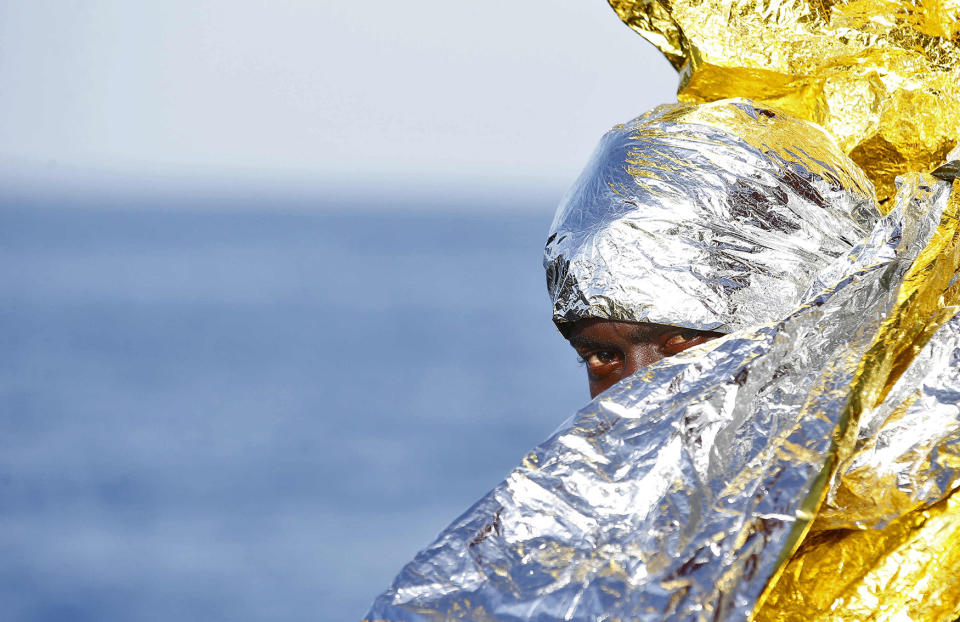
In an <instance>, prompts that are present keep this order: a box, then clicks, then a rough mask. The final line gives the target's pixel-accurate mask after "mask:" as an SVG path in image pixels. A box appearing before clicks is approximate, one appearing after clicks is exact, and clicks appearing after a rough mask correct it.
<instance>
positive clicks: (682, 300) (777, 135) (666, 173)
mask: <svg viewBox="0 0 960 622" xmlns="http://www.w3.org/2000/svg"><path fill="white" fill-rule="evenodd" d="M878 216H879V212H878V209H877V206H876V199H875V197H874V192H873V186H872V184H871V183H870V181H869V180H868V179H867V178H866V176H865V175H864V174H863V172H862V171H861V170H860V169H859V168H858V167H857V166H856V165H855V164H854V163H853V162H852V161H851V160H850V159H849V158H847V157H846V156H845V155H844V154H843V152H842V150H841V149H840V148H839V147H838V146H837V145H836V143H835V142H834V141H833V140H832V139H831V138H830V137H829V136H828V135H827V134H826V133H825V132H824V131H823V130H822V129H820V128H819V127H817V126H816V125H813V124H811V123H808V122H805V121H801V120H798V119H795V118H793V117H791V116H790V115H787V114H785V113H783V112H780V111H777V110H775V109H771V108H766V107H760V106H757V105H754V104H753V103H751V102H749V101H744V100H726V101H720V102H714V103H711V104H705V105H692V104H673V105H666V106H660V107H659V108H657V109H655V110H653V111H652V112H650V113H647V114H645V115H643V116H641V117H638V118H637V119H634V120H633V121H631V122H629V123H626V124H624V125H619V126H617V127H615V128H614V129H613V130H611V131H610V132H608V133H607V134H606V135H605V136H604V137H603V139H602V140H601V142H600V145H599V146H598V147H597V149H596V151H595V152H594V154H593V156H592V157H591V159H590V162H589V163H588V165H587V167H586V169H585V170H584V172H583V173H582V175H581V176H580V178H579V179H578V180H577V182H576V183H575V184H574V186H573V188H571V189H570V191H569V192H568V193H567V195H566V196H565V197H564V199H563V201H562V202H561V204H560V207H559V209H558V211H557V215H556V217H555V219H554V222H553V225H552V226H551V231H550V236H549V238H548V241H547V246H546V249H545V255H544V266H545V268H546V270H547V285H548V289H549V292H550V296H551V298H552V300H553V317H554V321H555V322H556V323H557V325H558V326H559V327H560V328H561V331H563V330H564V328H565V324H567V323H569V322H573V321H576V320H578V319H581V318H586V317H590V318H603V319H614V320H623V321H634V322H653V323H658V324H669V325H673V326H680V327H684V328H694V329H699V330H717V331H722V332H731V331H734V330H737V329H739V328H743V327H746V326H754V325H757V324H761V323H764V322H769V321H772V320H775V319H779V318H782V317H783V316H784V315H786V314H787V313H788V312H789V311H790V310H791V309H794V308H796V307H797V305H798V303H799V301H800V299H801V297H802V296H803V294H804V292H805V291H806V290H807V289H808V287H809V286H810V285H811V283H812V281H813V279H814V275H815V274H816V273H817V272H818V271H819V270H821V269H823V268H824V267H825V266H827V265H828V264H829V263H830V262H831V261H833V260H834V259H835V258H837V257H839V256H841V255H843V254H845V253H848V252H850V250H851V249H852V248H853V247H854V246H855V245H856V244H857V243H859V242H860V241H861V240H862V239H863V238H864V237H865V236H866V235H867V232H868V231H869V230H870V229H871V227H872V226H873V223H874V222H875V221H876V219H877V217H878Z"/></svg>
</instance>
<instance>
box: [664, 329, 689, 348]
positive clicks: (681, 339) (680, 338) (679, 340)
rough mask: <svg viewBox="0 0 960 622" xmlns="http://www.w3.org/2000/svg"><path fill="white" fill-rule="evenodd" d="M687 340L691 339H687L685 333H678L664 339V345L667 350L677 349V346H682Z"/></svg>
mask: <svg viewBox="0 0 960 622" xmlns="http://www.w3.org/2000/svg"><path fill="white" fill-rule="evenodd" d="M687 341H689V339H687V337H686V336H685V335H684V334H683V333H677V334H676V335H673V336H671V337H670V338H668V339H667V340H666V341H664V342H663V347H664V349H666V350H675V349H676V348H680V347H682V346H683V345H684V344H686V343H687Z"/></svg>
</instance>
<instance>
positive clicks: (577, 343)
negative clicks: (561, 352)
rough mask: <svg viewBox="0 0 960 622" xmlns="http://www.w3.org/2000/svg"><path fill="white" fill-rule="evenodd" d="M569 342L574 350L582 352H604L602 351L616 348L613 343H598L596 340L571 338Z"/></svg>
mask: <svg viewBox="0 0 960 622" xmlns="http://www.w3.org/2000/svg"><path fill="white" fill-rule="evenodd" d="M567 341H569V342H570V345H571V346H573V347H574V349H576V350H580V349H597V350H602V349H611V348H615V347H616V346H615V345H613V344H612V343H608V342H604V341H596V340H595V339H589V338H587V337H571V338H570V339H568V340H567Z"/></svg>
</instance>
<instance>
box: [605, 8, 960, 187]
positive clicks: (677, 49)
mask: <svg viewBox="0 0 960 622" xmlns="http://www.w3.org/2000/svg"><path fill="white" fill-rule="evenodd" d="M609 2H610V5H611V6H612V7H613V9H614V10H615V11H616V12H617V14H618V15H619V16H620V18H621V19H622V20H623V21H624V22H625V23H626V24H627V25H629V26H630V27H631V28H633V29H634V30H636V31H637V32H639V33H640V34H641V35H642V36H643V37H644V38H646V39H647V40H649V41H650V42H651V43H653V44H654V45H655V46H657V48H659V49H660V51H661V52H663V53H664V54H665V55H666V57H667V59H669V61H670V62H671V63H672V64H673V66H674V67H675V68H676V69H677V70H678V71H679V72H680V87H679V89H678V98H679V99H680V100H681V101H687V102H707V101H714V100H718V99H724V98H729V97H746V98H749V99H752V100H754V101H756V102H762V103H765V104H769V105H773V106H777V107H780V108H783V109H785V110H787V111H789V112H792V113H794V114H796V115H797V116H800V117H802V118H805V119H807V120H810V121H814V122H816V123H819V124H820V125H822V126H823V127H824V128H825V129H826V130H827V131H828V132H830V133H831V134H832V135H833V136H834V137H835V138H836V139H837V141H838V143H839V144H840V146H841V147H842V148H843V149H845V150H846V152H847V153H848V154H849V155H850V156H851V158H852V159H853V160H854V161H856V162H857V163H858V164H860V165H861V166H862V167H863V168H864V169H865V170H866V172H867V175H868V176H869V177H870V178H871V179H872V180H873V181H874V183H875V184H876V186H877V192H878V196H879V198H880V199H881V200H886V199H888V198H890V197H892V196H893V194H894V191H895V188H894V178H895V177H896V176H897V175H899V174H901V173H904V172H907V171H920V170H922V171H929V170H931V169H932V168H933V167H934V166H936V165H938V164H940V163H941V162H942V161H943V158H944V156H945V155H946V154H947V152H948V151H949V150H950V149H951V148H952V147H953V146H954V145H955V144H956V138H957V137H956V128H957V127H958V126H960V1H958V0H932V1H931V0H914V1H912V2H911V1H909V0H841V1H839V2H830V1H829V0H785V1H780V0H746V1H744V0H705V1H703V0H609Z"/></svg>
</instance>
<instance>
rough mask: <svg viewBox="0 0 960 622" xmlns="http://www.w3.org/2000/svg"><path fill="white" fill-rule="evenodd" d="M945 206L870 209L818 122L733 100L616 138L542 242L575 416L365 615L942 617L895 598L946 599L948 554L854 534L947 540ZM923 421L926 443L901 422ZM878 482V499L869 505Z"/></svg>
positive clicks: (952, 416) (958, 253)
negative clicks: (878, 594) (577, 390)
mask: <svg viewBox="0 0 960 622" xmlns="http://www.w3.org/2000/svg"><path fill="white" fill-rule="evenodd" d="M949 196H950V184H949V183H947V182H943V181H938V180H936V179H934V178H931V177H930V176H923V175H919V176H914V177H912V178H910V179H908V180H907V181H906V182H905V185H904V186H903V188H902V192H901V194H900V195H898V198H897V208H896V209H894V210H892V211H891V212H890V213H888V214H886V215H883V216H881V215H880V213H879V210H878V207H877V203H876V200H875V197H874V194H873V189H872V186H871V184H870V182H869V181H868V180H867V179H866V177H865V176H864V175H863V173H862V171H860V169H859V168H858V167H857V166H856V165H854V164H853V163H852V162H851V161H850V160H849V158H847V157H846V156H845V155H844V154H843V152H842V150H841V149H840V148H839V147H838V146H837V145H836V144H835V143H834V142H833V140H832V139H830V137H829V136H828V135H827V134H826V133H825V132H824V131H823V130H822V129H820V128H819V127H817V126H815V125H813V124H810V123H807V122H804V121H800V120H798V119H795V118H793V117H791V116H790V115H788V114H786V113H783V112H781V111H778V110H775V109H772V108H769V107H762V106H757V105H755V104H753V103H751V102H749V101H746V100H725V101H720V102H715V103H712V104H700V105H692V104H674V105H669V106H662V107H660V108H657V109H656V110H654V111H652V112H650V113H648V114H646V115H643V116H641V117H638V118H637V119H635V120H633V121H631V122H629V123H626V124H623V125H620V126H617V127H615V128H614V129H613V130H611V131H610V132H609V133H608V134H607V135H606V136H605V137H604V138H603V139H602V140H601V142H600V145H599V146H598V148H597V150H596V151H595V153H594V154H593V156H592V157H591V159H590V161H589V163H588V165H587V167H586V168H585V170H584V172H583V173H582V175H581V176H580V178H579V179H578V180H577V182H576V183H575V184H574V186H573V187H572V189H571V190H570V191H569V192H568V193H567V195H566V196H565V197H564V199H563V200H562V202H561V205H560V207H559V209H558V211H557V215H556V217H555V218H554V221H553V223H552V225H551V228H550V232H549V236H548V238H547V244H546V247H545V251H544V266H545V269H546V276H547V287H548V291H549V293H550V297H551V300H552V307H553V313H552V315H553V321H554V323H555V325H556V326H557V328H558V329H559V331H560V333H561V334H562V335H563V336H564V337H566V338H567V339H568V340H569V342H570V344H571V345H572V346H574V348H575V349H576V351H577V353H578V354H579V356H580V357H581V358H583V359H584V361H585V364H586V366H587V373H588V379H589V381H590V389H591V395H592V397H594V399H593V400H592V401H591V402H590V403H589V404H588V405H587V406H585V407H584V408H582V409H581V410H580V411H579V412H578V413H576V415H574V416H573V417H571V418H570V419H568V420H567V421H566V422H565V423H564V424H563V425H561V426H560V428H559V429H558V430H557V431H556V432H555V433H554V434H553V435H552V436H551V437H550V438H548V439H547V440H546V441H545V442H544V443H542V444H541V445H540V446H538V447H537V448H535V449H533V450H532V451H531V452H529V454H528V455H527V456H526V457H525V458H524V459H523V460H522V462H521V463H520V464H519V465H518V466H517V467H516V468H515V469H514V470H513V471H512V472H511V473H510V474H509V475H508V477H507V478H506V479H504V481H503V482H501V483H500V484H499V485H497V486H496V487H495V488H494V489H493V490H491V491H490V492H489V493H488V494H486V495H485V496H483V497H482V498H481V499H480V500H479V501H477V503H475V504H474V505H473V506H472V507H471V508H469V509H468V510H467V511H466V512H465V513H464V514H463V515H462V516H460V517H459V518H457V519H456V520H454V521H453V522H452V523H451V524H450V526H449V527H447V528H446V529H445V530H444V531H443V532H442V533H441V534H440V536H439V537H438V538H437V539H436V540H435V541H434V542H433V543H432V544H430V545H429V546H428V547H426V548H425V549H423V550H422V551H421V552H420V553H419V554H418V555H417V556H416V557H415V559H414V560H413V561H411V562H410V563H409V564H408V565H407V566H405V567H404V569H403V570H402V571H401V572H400V573H399V574H398V575H397V578H396V579H395V581H394V583H393V585H392V586H391V587H390V588H389V589H388V590H387V591H386V592H384V593H383V594H382V595H381V596H380V597H379V598H377V600H376V601H375V603H374V605H373V607H372V608H371V610H370V612H369V613H368V615H367V619H369V620H433V619H463V620H494V619H495V620H596V619H632V620H650V621H653V620H688V619H689V620H700V619H714V620H747V619H758V620H780V619H793V618H790V617H789V616H790V615H792V614H794V613H795V614H798V615H797V616H794V617H795V618H796V619H866V618H865V615H866V614H864V611H867V612H869V609H868V608H869V606H870V602H869V600H870V599H869V598H867V597H865V596H864V594H866V595H868V596H869V594H872V593H874V591H875V590H876V589H882V590H887V591H890V590H893V591H894V593H897V594H901V595H903V598H901V599H900V600H898V601H897V603H896V606H897V607H899V608H893V609H890V610H889V611H894V612H895V613H894V614H892V615H894V617H896V615H901V614H902V615H901V618H903V619H907V618H908V617H909V616H908V615H907V614H906V613H904V612H908V611H909V612H911V614H912V613H913V612H918V611H921V610H923V607H932V606H938V607H939V606H940V604H941V603H943V602H947V603H948V604H949V603H952V601H950V600H949V599H947V600H946V601H945V600H944V599H937V598H932V599H931V598H927V596H929V594H928V593H927V592H911V590H910V589H908V588H909V586H907V585H904V584H902V581H904V580H912V579H911V578H912V577H921V576H923V573H927V574H928V575H929V576H931V577H940V578H941V579H943V580H938V581H937V582H936V584H937V585H938V586H941V587H943V586H948V585H949V581H947V580H946V579H947V578H948V577H949V576H951V574H950V573H952V572H955V571H960V555H957V556H955V558H954V557H948V556H947V555H946V554H944V555H942V556H930V555H926V556H923V555H922V554H920V553H913V552H912V551H914V550H916V551H924V550H927V551H929V550H933V549H931V548H930V547H931V544H930V542H931V540H930V537H927V536H925V537H918V538H915V539H914V541H911V542H908V543H907V544H908V545H909V546H912V547H914V548H913V549H910V548H909V547H907V548H905V549H891V548H890V547H889V546H887V545H885V546H886V548H884V546H876V542H877V540H875V539H871V538H874V536H873V535H871V534H872V533H873V532H871V531H870V530H874V531H875V533H877V534H880V535H879V536H878V537H881V538H887V539H886V540H880V542H884V543H889V542H891V541H892V540H890V537H891V536H890V535H889V533H888V531H887V530H888V529H893V530H894V531H896V530H900V531H897V533H900V532H903V531H905V530H906V531H908V532H909V533H920V532H922V531H923V527H922V525H923V524H924V521H926V520H927V519H926V518H924V519H922V520H920V519H916V518H915V517H914V515H913V514H911V512H914V511H915V510H917V509H918V508H919V509H921V510H923V511H924V512H927V513H928V515H929V522H930V525H931V529H934V530H936V532H937V534H939V535H940V536H942V535H943V534H951V533H954V531H956V533H957V536H958V537H960V499H958V500H957V501H956V502H955V503H953V502H952V501H951V499H952V497H951V496H950V493H951V491H952V490H953V489H954V488H956V486H957V485H958V484H960V455H958V454H960V452H958V448H960V417H958V412H957V409H956V408H955V404H952V403H951V399H952V398H951V396H953V395H957V394H960V369H955V366H951V365H948V364H946V363H945V362H946V361H951V360H955V359H957V358H960V321H955V320H950V313H947V312H944V311H941V310H938V309H940V307H939V306H938V305H940V306H942V305H949V304H950V303H951V301H953V300H955V299H956V298H957V293H956V292H954V293H950V292H952V291H953V290H949V291H946V292H945V291H943V290H944V289H945V288H947V287H948V286H949V285H950V284H951V281H950V277H951V276H952V274H954V273H955V272H956V270H957V267H958V266H957V265H956V264H957V262H958V261H960V259H958V258H960V250H957V249H954V247H953V246H952V245H955V241H956V239H958V238H960V231H954V230H953V229H950V227H954V229H956V226H955V223H956V222H957V215H958V214H957V213H956V212H957V207H956V206H953V207H951V205H952V204H950V203H949V201H948V198H949ZM951 209H952V210H953V211H950V210H951ZM948 212H949V214H948ZM941 214H944V217H943V219H942V220H941ZM952 223H953V224H952ZM945 227H946V229H944V228H945ZM951 262H952V263H951ZM918 275H933V276H930V278H929V279H924V278H921V276H918ZM953 289H954V290H956V289H957V288H956V287H954V288H953ZM938 296H939V298H938ZM934 320H935V321H934ZM948 320H949V321H948ZM929 322H932V323H929ZM937 322H939V323H940V324H937ZM944 322H946V324H943V323H944ZM940 325H942V328H941V329H940V330H936V328H937V326H940ZM917 335H925V337H924V338H929V342H926V344H924V342H923V341H922V340H921V339H920V338H919V337H917ZM930 335H933V337H932V338H931V337H930ZM900 343H903V344H904V345H903V347H901V346H900V345H896V344H900ZM894 345H896V347H893V346H894ZM918 351H920V355H918V356H917V360H916V361H912V359H911V358H910V357H912V356H913V355H914V354H916V352H918ZM944 387H947V388H950V390H943V388H944ZM918 409H919V413H920V414H916V413H917V412H918ZM927 411H930V412H936V413H937V415H936V416H937V417H939V419H937V421H938V425H937V426H923V427H921V428H918V427H916V426H910V425H902V423H900V422H901V421H902V419H901V418H902V417H907V416H911V415H915V416H917V417H921V416H926V415H924V414H923V413H925V412H927ZM918 420H919V419H918ZM890 422H892V423H890ZM878 435H880V437H882V438H883V441H882V442H879V441H877V438H878ZM906 441H909V442H906ZM891 447H895V448H898V450H899V449H901V448H904V447H908V448H909V450H907V449H904V450H903V453H902V454H900V455H898V456H892V457H891V455H890V454H889V452H887V451H886V449H887V448H891ZM930 452H934V453H938V452H942V456H943V457H942V458H931V455H933V454H931V453H930ZM938 455H939V454H938ZM848 475H851V476H852V477H851V478H848V477H847V476H848ZM894 480H895V481H897V489H896V490H895V491H894V492H893V493H891V494H892V496H893V497H896V502H895V503H878V502H876V500H877V499H879V498H880V497H881V496H882V494H886V493H882V491H883V490H885V489H886V488H889V486H887V485H886V484H885V482H889V481H894ZM881 493H882V494H881ZM949 503H953V505H943V506H942V504H949ZM941 506H942V507H941ZM937 508H939V509H937ZM928 515H924V516H928ZM821 518H823V519H824V521H825V522H823V521H821ZM815 519H816V520H815ZM911 520H912V521H914V522H912V523H910V522H909V521H911ZM903 521H908V523H903ZM950 521H953V522H950ZM905 525H906V526H905ZM851 528H853V529H852V530H851ZM951 529H953V530H954V531H951ZM862 530H867V531H862ZM910 530H913V531H910ZM808 533H814V534H815V535H816V537H813V538H808V539H807V540H805V539H804V538H805V536H807V534H808ZM862 533H867V534H868V535H866V536H863V535H862ZM851 534H853V535H851ZM858 538H859V540H858ZM806 542H810V546H809V547H808V548H803V547H802V546H801V543H806ZM924 546H925V547H927V548H926V549H924V548H923V547H924ZM798 547H800V548H799V550H798ZM937 550H939V549H937ZM824 551H826V553H825V552H824ZM831 555H832V556H833V557H830V556H831ZM824 559H826V560H827V562H825V563H826V564H827V565H824V564H823V563H819V562H818V560H824ZM908 559H912V560H914V561H916V563H915V564H913V565H910V564H907V563H906V562H905V561H904V560H908ZM931 559H933V560H936V564H933V565H931V563H932V562H930V561H929V560H931ZM924 560H927V561H924ZM788 561H789V565H788ZM794 562H796V563H794ZM890 564H902V566H901V567H902V569H903V572H901V573H900V574H897V575H896V576H894V577H893V578H891V575H890V574H889V573H888V566H889V565H890ZM937 564H939V566H938V565H937ZM941 566H942V567H941ZM785 568H786V570H785ZM851 568H855V576H856V579H854V580H850V579H849V578H848V577H847V575H849V573H850V572H851ZM781 573H783V576H782V577H781ZM911 573H913V574H911ZM778 577H780V580H779V581H778ZM811 581H812V582H813V584H815V585H816V586H817V588H816V590H817V594H816V595H812V594H810V592H809V587H807V586H808V583H809V582H811ZM871 582H872V583H871ZM881 582H883V583H882V588H877V587H876V586H877V585H879V584H880V583H881ZM779 585H784V586H787V587H786V588H784V589H785V591H783V592H780V593H776V592H775V593H773V594H772V595H770V594H768V590H769V588H770V587H771V586H774V587H775V586H779ZM944 589H946V588H944ZM844 590H847V591H846V592H844ZM857 598H859V599H860V600H859V601H857V600H856V599H857ZM765 599H766V600H767V601H769V602H772V603H775V605H776V606H775V607H773V608H769V609H763V608H762V605H763V602H764V600H765ZM844 599H846V600H844ZM808 602H809V603H815V607H817V608H818V609H816V611H814V610H812V609H810V607H813V606H814V605H810V606H808V605H807V604H806V603H808ZM930 603H935V605H931V604H930ZM955 604H957V605H958V606H960V603H955ZM949 606H951V607H952V606H953V605H952V604H949ZM805 607H806V608H805ZM858 607H859V609H858ZM850 611H854V612H855V613H853V614H851V616H852V617H850V616H848V618H842V616H843V615H846V614H847V613H849V612H850ZM889 611H888V613H889ZM923 611H925V610H923ZM821 614H822V616H821ZM783 616H787V617H786V618H784V617H783ZM798 616H799V617H798ZM831 616H833V617H831ZM837 616H840V617H837ZM916 619H924V618H923V616H921V617H919V618H916ZM930 619H935V618H930Z"/></svg>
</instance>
